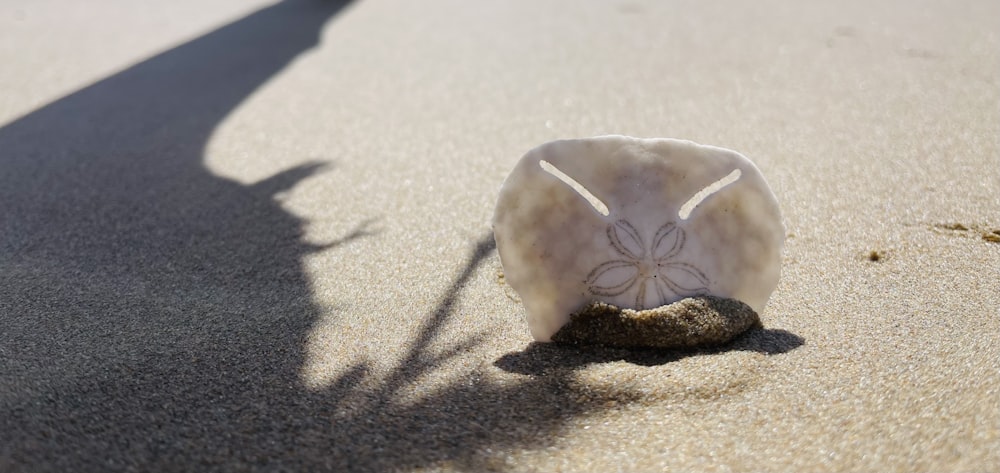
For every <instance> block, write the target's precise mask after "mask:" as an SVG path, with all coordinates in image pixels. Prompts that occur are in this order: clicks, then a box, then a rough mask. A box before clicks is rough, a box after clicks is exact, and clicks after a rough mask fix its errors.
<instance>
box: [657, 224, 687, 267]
mask: <svg viewBox="0 0 1000 473" xmlns="http://www.w3.org/2000/svg"><path fill="white" fill-rule="evenodd" d="M686 239H687V235H686V234H685V233H684V229H683V228H680V227H678V226H677V225H676V224H674V222H667V223H666V224H665V225H663V226H662V227H660V229H659V230H657V231H656V235H655V236H654V237H653V248H652V251H653V259H654V260H655V261H656V262H657V263H662V262H663V261H665V260H667V259H670V258H673V257H674V256H677V254H678V253H680V252H681V250H682V249H683V248H684V241H685V240H686Z"/></svg>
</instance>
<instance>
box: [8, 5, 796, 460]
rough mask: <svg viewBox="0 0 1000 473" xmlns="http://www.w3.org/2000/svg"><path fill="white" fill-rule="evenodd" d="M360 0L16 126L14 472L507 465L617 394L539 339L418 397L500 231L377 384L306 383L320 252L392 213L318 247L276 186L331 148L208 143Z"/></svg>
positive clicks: (215, 36) (261, 26)
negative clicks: (289, 151) (232, 151)
mask: <svg viewBox="0 0 1000 473" xmlns="http://www.w3.org/2000/svg"><path fill="white" fill-rule="evenodd" d="M344 7H345V4H344V3H342V2H322V1H306V0H302V1H296V0H288V1H285V2H279V3H276V4H275V5H273V6H271V7H267V8H264V9H262V10H260V11H258V12H255V13H253V14H251V15H249V16H247V17H245V18H242V19H240V20H237V21H235V22H233V23H232V24H230V25H227V26H225V27H222V28H220V29H218V30H216V31H214V32H211V33H209V34H206V35H205V36H202V37H200V38H197V39H195V40H193V41H191V42H189V43H186V44H183V45H181V46H178V47H177V48H174V49H172V50H170V51H167V52H165V53H163V54H160V55H157V56H155V57H153V58H150V59H149V60H146V61H144V62H142V63H139V64H137V65H135V66H133V67H131V68H129V69H127V70H125V71H123V72H121V73H118V74H115V75H114V76H111V77H109V78H107V79H105V80H102V81H100V82H98V83H96V84H94V85H92V86H89V87H87V88H84V89H82V90H80V91H78V92H76V93H73V94H71V95H68V96H66V97H64V98H62V99H59V100H57V101H55V102H53V103H51V104H49V105H47V106H45V107H43V108H41V109H39V110H37V111H35V112H32V113H30V114H28V115H26V116H24V117H22V118H20V119H18V120H16V121H14V122H12V123H9V124H7V125H5V126H3V127H2V128H0V354H2V358H0V471H11V472H12V471H32V472H40V471H123V470H129V471H254V470H261V471H289V470H292V471H348V470H351V471H359V470H371V471H392V470H406V469H411V468H419V467H428V466H443V465H453V466H456V467H458V468H461V469H475V470H496V469H503V468H504V466H505V465H504V464H503V463H502V461H500V460H497V458H496V456H495V455H494V454H492V453H490V451H491V449H500V448H536V447H540V446H544V445H545V444H546V443H547V442H549V440H547V439H550V438H552V436H553V433H554V432H557V431H558V430H559V429H560V427H561V426H562V425H564V423H565V421H566V420H567V419H570V418H571V417H573V416H576V415H579V414H582V413H585V412H588V411H591V410H594V409H600V408H601V407H600V406H599V405H598V404H599V403H600V400H586V399H582V398H580V397H579V396H571V395H566V396H563V395H564V394H570V393H572V392H573V391H575V390H578V389H580V387H579V386H577V385H576V383H575V381H574V376H573V371H574V370H575V369H576V368H577V367H580V366H583V365H585V364H586V363H594V362H601V361H602V360H604V361H606V360H611V359H618V358H616V357H617V356H619V355H599V354H598V355H586V354H583V353H582V352H579V351H558V349H557V348H554V347H544V346H538V345H534V346H532V347H530V348H529V349H528V351H527V352H526V354H521V355H510V356H508V357H505V358H504V359H502V360H501V361H498V362H497V363H498V366H501V367H504V369H508V370H509V371H517V372H526V373H530V374H532V376H526V377H523V378H518V380H517V381H516V382H508V383H498V382H497V381H495V380H493V379H492V378H490V377H488V376H479V373H480V371H476V372H473V373H472V374H471V375H470V376H469V377H468V379H463V380H462V381H461V382H456V383H452V384H449V385H446V386H445V387H443V388H441V389H440V390H439V391H437V392H433V393H430V394H429V395H428V396H426V397H425V398H424V400H423V401H419V402H415V403H404V402H401V401H399V400H398V396H397V393H398V392H399V391H400V390H401V389H403V388H405V387H407V386H409V385H413V384H414V383H416V382H417V380H418V379H419V378H421V377H423V376H425V375H426V374H428V373H430V372H433V371H434V370H437V369H439V367H440V366H441V365H442V363H444V362H446V361H448V359H449V357H452V356H455V355H457V354H458V353H461V352H463V351H465V350H468V349H470V348H473V347H474V346H475V345H476V344H477V341H478V339H477V338H476V337H475V336H473V337H470V338H468V339H467V340H464V341H460V342H458V343H457V344H456V345H454V346H453V348H452V350H450V351H447V352H446V353H444V354H440V353H436V354H431V353H430V352H429V351H428V346H429V345H430V344H431V342H432V341H433V340H434V339H435V338H436V337H437V336H439V335H440V333H439V332H440V329H441V327H443V324H444V323H445V322H446V321H447V320H448V319H449V318H450V317H452V315H453V309H452V307H453V306H454V305H455V302H456V301H457V300H458V298H459V297H460V296H461V293H462V290H463V288H464V287H465V286H466V285H467V283H468V281H469V278H470V277H471V276H472V275H473V274H474V273H475V271H476V270H477V269H478V268H479V266H480V264H481V263H482V262H483V261H484V260H485V259H486V258H488V257H492V255H494V254H495V252H494V246H493V241H492V236H491V235H484V236H483V237H482V238H481V240H479V241H478V242H477V243H476V244H475V248H474V250H473V252H472V254H471V255H469V256H468V258H467V263H466V265H465V267H464V269H463V270H462V271H460V272H459V274H457V275H456V277H455V280H454V283H453V284H452V286H451V287H450V288H449V289H448V291H447V292H446V293H445V294H444V295H443V296H442V298H441V300H440V301H439V304H438V306H437V308H436V309H435V310H434V311H433V312H432V313H430V314H428V315H427V316H426V321H425V323H424V325H423V328H422V331H421V333H420V335H419V336H418V337H417V338H416V339H415V340H413V341H412V343H411V344H410V345H409V346H408V347H402V348H401V350H405V351H404V352H403V355H402V356H401V357H399V359H400V360H402V362H401V363H400V364H399V367H398V368H397V369H396V370H395V371H393V372H391V373H389V374H388V376H387V377H385V378H384V382H381V383H380V384H379V386H378V387H376V388H374V389H372V388H362V383H363V382H364V381H365V380H366V379H369V378H368V368H367V366H366V365H364V364H360V365H356V366H353V367H351V368H350V369H348V370H347V371H346V372H345V373H346V374H344V375H343V376H341V377H340V378H339V379H337V380H335V382H333V383H332V384H331V385H330V386H329V387H327V388H324V389H321V390H319V391H315V390H310V389H307V388H306V387H305V386H304V385H303V383H302V381H301V379H300V372H301V370H302V367H303V365H304V363H305V358H306V353H305V345H306V340H307V337H308V335H309V333H310V331H311V329H312V327H313V325H314V323H315V322H316V320H317V318H318V314H319V309H318V308H317V307H316V306H315V303H314V302H313V294H312V292H311V290H310V286H309V282H308V280H307V277H306V275H305V274H304V271H303V268H302V260H303V258H304V257H306V256H307V255H309V254H310V253H313V252H315V251H317V250H320V249H330V250H333V253H332V254H333V255H334V256H331V257H335V254H336V247H337V246H338V245H345V244H350V243H351V241H353V240H355V239H357V238H365V237H369V236H371V235H372V233H371V231H369V229H368V226H369V224H370V223H371V221H372V219H373V218H377V217H378V216H366V215H358V216H355V219H354V221H355V222H357V223H356V224H355V225H354V226H353V227H350V228H345V229H344V234H345V236H344V237H343V238H342V239H340V240H338V241H336V242H334V243H332V244H330V245H327V246H324V247H323V248H318V247H316V246H314V245H310V244H308V243H305V242H304V241H303V239H302V236H303V229H302V227H303V222H302V221H300V219H298V218H297V217H295V216H294V215H291V214H289V213H288V212H286V211H285V210H284V209H282V207H281V206H280V205H279V204H278V203H276V202H275V200H274V199H273V196H274V195H275V194H276V193H278V192H281V191H283V190H286V189H289V188H291V187H293V186H294V185H296V183H298V182H300V181H301V180H302V179H304V178H307V177H309V176H310V175H312V174H313V173H315V172H317V171H318V170H319V169H320V167H321V165H320V164H318V163H317V164H309V165H304V166H301V167H297V168H293V169H289V170H287V171H284V172H282V173H279V174H277V175H275V176H272V177H270V178H268V179H265V180H263V181H261V182H258V183H256V184H252V185H243V184H241V183H238V182H235V181H232V180H229V179H225V178H222V177H219V176H216V175H213V174H212V173H210V172H209V171H208V170H207V169H206V168H205V165H204V163H203V160H204V148H205V145H206V142H207V140H208V138H209V137H210V135H211V133H212V132H213V130H214V129H215V127H216V126H217V125H218V124H219V122H220V121H221V120H222V119H223V118H224V117H226V115H227V114H229V113H231V112H232V111H233V109H234V108H235V107H236V106H237V105H239V104H240V102H241V101H243V100H244V99H245V98H246V97H248V96H249V95H250V94H251V93H252V92H253V91H254V90H256V89H257V88H258V87H260V86H261V84H263V83H264V82H265V81H266V80H268V79H269V78H270V77H272V76H273V75H274V74H276V73H277V72H279V71H280V70H282V69H283V68H284V67H285V66H287V65H288V64H289V63H290V62H291V61H292V60H293V59H294V58H295V57H296V56H297V55H299V54H300V53H302V52H303V51H306V50H307V49H309V48H312V47H315V46H316V45H317V43H318V38H319V33H320V31H321V29H322V27H323V25H324V24H325V23H326V22H327V21H328V20H329V19H330V18H331V17H333V16H334V15H336V14H337V13H338V11H340V10H341V9H342V8H344ZM330 47H334V48H335V47H337V45H330ZM330 172H336V169H332V170H331V171H330ZM765 338H768V337H765ZM768 339H769V340H772V342H773V343H774V344H775V346H777V347H779V348H777V349H775V350H776V351H775V352H780V351H781V350H782V349H781V348H780V347H791V346H792V345H794V343H790V342H789V341H788V340H789V339H788V337H784V338H782V336H780V334H777V333H772V334H771V336H770V338H768ZM768 343H771V342H766V343H764V342H762V343H759V344H757V345H753V344H751V345H753V346H757V347H766V346H768ZM751 345H748V346H751ZM750 349H753V348H752V346H751V348H750ZM761 349H764V350H765V351H767V350H768V348H761ZM560 353H561V354H560ZM526 356H527V357H548V358H552V360H555V361H552V360H549V361H546V362H542V366H541V368H538V367H537V366H536V367H533V366H534V365H532V364H531V363H528V362H525V361H524V357H526ZM622 356H624V355H622ZM657 356H659V355H657ZM518 357H521V358H520V359H519V358H518ZM639 357H640V358H641V359H643V360H646V359H652V360H653V361H654V362H658V361H656V360H660V358H657V357H656V356H653V357H652V358H648V357H646V355H639ZM643 357H646V358H643ZM666 361H670V358H669V355H668V356H667V358H663V359H662V362H666ZM638 362H639V363H642V361H638ZM546 363H547V364H546ZM525 378H526V379H525ZM554 396H561V397H564V398H565V399H566V402H563V403H558V404H556V405H553V404H554V403H552V402H551V400H552V399H553V397H554Z"/></svg>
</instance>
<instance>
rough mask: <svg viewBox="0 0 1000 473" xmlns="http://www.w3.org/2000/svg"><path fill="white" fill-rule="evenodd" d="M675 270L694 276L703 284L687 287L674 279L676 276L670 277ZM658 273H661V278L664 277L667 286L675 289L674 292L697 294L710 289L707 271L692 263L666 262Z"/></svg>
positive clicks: (678, 293)
mask: <svg viewBox="0 0 1000 473" xmlns="http://www.w3.org/2000/svg"><path fill="white" fill-rule="evenodd" d="M675 271H679V272H682V273H685V274H687V275H689V276H691V277H693V278H694V279H696V280H698V282H700V283H701V286H697V287H685V286H681V285H680V284H678V283H677V282H676V281H675V280H674V278H671V277H670V273H672V272H675ZM658 273H659V276H660V279H663V281H664V282H665V283H666V284H667V286H669V287H670V289H671V290H672V291H674V293H676V294H677V295H684V294H697V293H702V292H705V291H707V290H708V287H707V286H708V277H707V276H705V273H703V272H701V270H699V269H698V268H696V267H694V266H692V265H690V264H687V263H664V264H663V265H662V266H661V267H660V270H659V271H658Z"/></svg>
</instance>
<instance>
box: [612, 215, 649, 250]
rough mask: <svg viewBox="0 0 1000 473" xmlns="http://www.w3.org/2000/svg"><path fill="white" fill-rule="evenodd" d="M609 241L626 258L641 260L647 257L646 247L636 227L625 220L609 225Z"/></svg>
mask: <svg viewBox="0 0 1000 473" xmlns="http://www.w3.org/2000/svg"><path fill="white" fill-rule="evenodd" d="M623 235H624V238H622V236H623ZM608 240H610V241H611V246H613V247H614V248H615V251H617V252H618V253H619V254H621V255H622V256H624V257H626V258H631V259H634V260H641V259H642V258H644V257H645V256H646V245H643V244H642V237H641V236H639V232H638V231H637V230H636V229H635V227H633V226H632V224H631V223H628V222H627V221H625V220H619V221H617V222H615V223H614V224H613V225H608Z"/></svg>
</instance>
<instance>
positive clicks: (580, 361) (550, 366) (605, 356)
mask: <svg viewBox="0 0 1000 473" xmlns="http://www.w3.org/2000/svg"><path fill="white" fill-rule="evenodd" d="M804 344H805V339H804V338H802V337H800V336H798V335H796V334H794V333H792V332H789V331H787V330H781V329H766V328H754V329H751V330H749V331H747V332H746V333H744V334H743V335H740V336H739V337H738V338H737V339H735V340H733V341H731V342H729V343H727V344H725V345H722V346H718V347H711V348H700V349H691V350H658V349H626V348H611V347H602V346H587V347H576V346H571V345H565V344H559V343H532V344H530V345H528V346H527V348H525V349H524V350H523V351H520V352H514V353H508V354H506V355H504V356H502V357H500V358H499V359H497V360H496V361H495V362H494V363H493V365H494V366H496V367H497V368H500V369H502V370H504V371H507V372H511V373H519V374H529V375H536V376H537V375H545V374H548V373H551V372H553V371H562V370H566V369H577V368H582V367H584V366H587V365H590V364H594V363H608V362H613V361H625V362H628V363H632V364H636V365H641V366H658V365H663V364H667V363H671V362H674V361H678V360H681V359H683V358H687V357H689V356H699V355H712V354H717V353H724V352H729V351H754V352H757V353H763V354H766V355H778V354H782V353H786V352H789V351H791V350H794V349H796V348H798V347H800V346H802V345H804Z"/></svg>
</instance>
